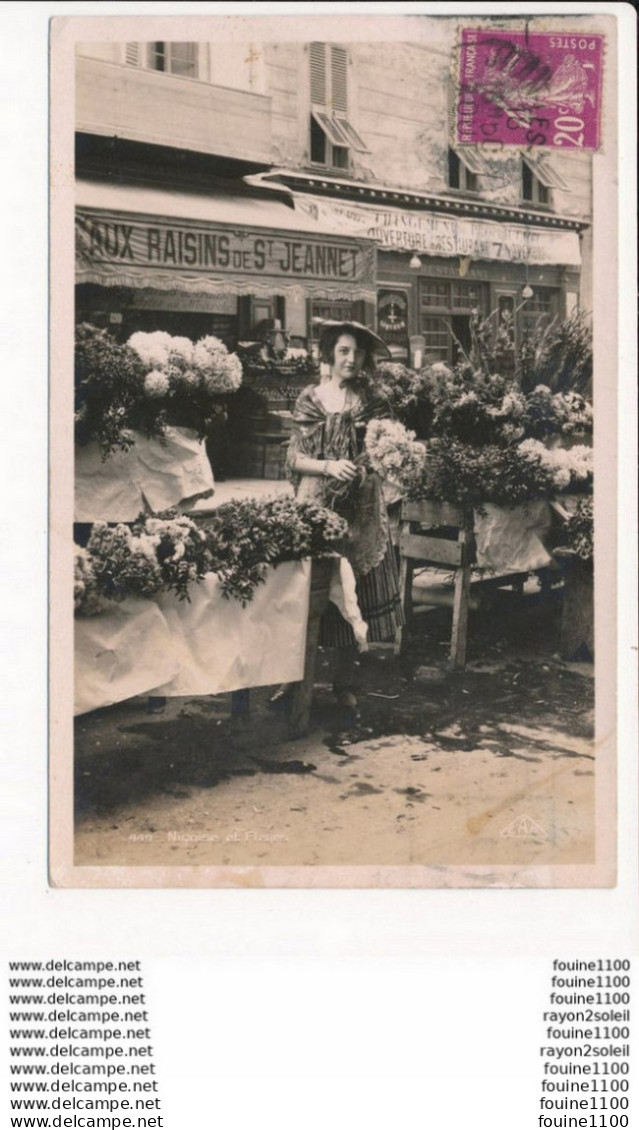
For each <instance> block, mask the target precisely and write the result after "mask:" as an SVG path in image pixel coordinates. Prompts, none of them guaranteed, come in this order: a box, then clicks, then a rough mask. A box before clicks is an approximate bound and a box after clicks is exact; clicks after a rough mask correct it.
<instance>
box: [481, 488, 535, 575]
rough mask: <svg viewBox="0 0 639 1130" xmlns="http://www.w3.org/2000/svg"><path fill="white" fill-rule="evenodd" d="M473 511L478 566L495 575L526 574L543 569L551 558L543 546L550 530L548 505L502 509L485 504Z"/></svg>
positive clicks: (530, 503)
mask: <svg viewBox="0 0 639 1130" xmlns="http://www.w3.org/2000/svg"><path fill="white" fill-rule="evenodd" d="M482 511H484V513H481V512H480V511H479V510H475V515H474V528H475V542H476V546H477V566H478V568H480V569H491V570H492V571H494V572H495V573H527V572H533V571H534V570H535V569H543V568H544V567H545V566H546V565H549V564H550V562H551V560H552V558H551V556H550V554H549V552H548V550H547V549H546V547H545V546H544V544H543V539H544V537H545V536H546V535H547V533H548V531H549V529H550V523H551V512H550V505H549V503H548V502H545V501H543V500H538V501H535V502H526V503H523V504H522V505H521V506H512V507H501V506H494V505H493V503H491V502H487V503H485V504H484V505H483V506H482Z"/></svg>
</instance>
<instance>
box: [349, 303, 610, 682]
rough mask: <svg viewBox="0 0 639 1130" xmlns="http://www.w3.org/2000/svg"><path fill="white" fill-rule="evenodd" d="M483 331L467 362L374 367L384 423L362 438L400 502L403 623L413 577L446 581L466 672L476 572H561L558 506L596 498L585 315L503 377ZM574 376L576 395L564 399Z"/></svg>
mask: <svg viewBox="0 0 639 1130" xmlns="http://www.w3.org/2000/svg"><path fill="white" fill-rule="evenodd" d="M488 321H489V319H480V318H479V317H476V318H474V320H473V350H472V352H471V354H470V355H469V356H466V355H465V354H464V355H462V357H461V359H460V360H459V361H458V362H457V364H456V365H454V366H449V365H446V364H444V363H443V362H438V363H435V364H433V365H430V366H427V367H425V368H424V369H422V370H421V371H419V372H415V371H412V370H410V369H408V368H406V367H405V366H404V365H401V364H397V363H383V364H382V365H381V366H379V369H378V372H377V374H376V375H375V378H374V387H375V388H376V390H377V392H378V393H379V394H381V396H382V398H383V400H384V401H385V404H386V408H387V410H388V416H387V418H381V419H377V420H374V421H372V422H371V424H370V425H369V428H368V431H367V435H366V451H367V455H368V458H369V459H370V462H371V464H372V466H373V467H374V469H376V470H377V471H378V472H379V473H380V475H381V476H382V477H383V478H384V480H385V482H386V483H387V489H390V490H391V491H393V492H394V495H393V497H398V496H399V497H401V498H402V499H403V505H402V515H401V530H400V535H399V546H400V554H401V578H400V579H401V581H402V585H403V590H404V598H405V611H406V613H407V620H408V621H410V616H411V612H412V578H413V572H414V569H415V568H416V567H417V566H418V565H419V566H425V567H433V568H438V569H440V570H441V569H446V570H448V571H450V572H451V573H452V574H453V575H454V587H453V596H452V603H453V632H452V639H451V658H452V660H453V662H454V663H456V664H458V665H463V663H464V662H465V650H466V621H467V615H468V602H469V591H470V579H471V571H472V569H473V568H474V569H477V570H482V571H483V573H482V575H483V576H484V577H486V576H492V577H500V578H504V579H505V578H508V577H516V578H519V579H521V578H522V577H523V576H525V575H526V574H527V573H531V572H534V571H536V570H539V569H543V568H545V567H548V566H553V567H556V564H557V563H556V561H555V555H554V552H553V544H552V543H553V538H554V539H555V541H556V539H557V538H559V540H560V541H561V540H562V538H563V537H565V536H567V533H568V531H566V532H564V530H563V528H562V530H561V531H560V533H559V534H556V531H555V530H554V529H553V523H555V521H556V517H557V516H559V518H560V520H561V521H562V523H564V522H565V521H566V520H567V518H568V516H569V511H568V510H567V509H566V508H565V507H563V508H562V506H561V502H562V500H564V502H565V501H566V500H567V499H569V498H575V497H579V496H583V497H584V498H585V499H588V498H589V496H590V495H591V493H592V479H593V452H592V446H591V433H592V406H591V404H590V402H589V400H588V399H587V396H586V395H585V393H586V392H587V386H588V381H589V379H590V376H591V372H592V368H591V357H592V354H591V346H590V338H589V331H588V327H587V325H586V323H585V320H584V319H583V317H582V315H580V314H577V315H574V316H573V317H572V318H571V319H568V320H567V322H565V323H561V324H559V325H557V326H555V328H554V336H553V334H552V333H550V332H549V330H548V327H545V328H544V330H543V332H540V334H539V335H538V340H536V341H530V340H526V341H525V342H524V343H523V344H522V347H521V349H520V351H519V352H518V353H517V354H516V366H515V371H514V372H507V373H504V372H500V370H499V365H500V357H499V335H492V336H491V335H490V334H489V333H488V329H487V322H488ZM491 342H492V343H493V344H492V345H491ZM589 350H590V352H589ZM553 367H554V369H553ZM553 372H554V374H555V376H556V381H555V382H554V387H553V386H552V385H549V384H547V383H543V381H542V380H541V378H542V377H543V379H544V380H550V381H552V379H553ZM571 374H572V378H573V383H574V384H578V385H579V386H580V388H581V389H582V391H579V390H578V389H577V388H575V387H570V377H571ZM393 417H394V418H393ZM555 503H558V504H559V505H558V507H557V506H555V505H554V504H555ZM580 513H581V511H580ZM504 583H506V581H505V580H504ZM569 617H570V612H569V611H567V612H565V617H564V618H565V620H566V621H567V620H568V618H569Z"/></svg>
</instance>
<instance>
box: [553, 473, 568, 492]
mask: <svg viewBox="0 0 639 1130" xmlns="http://www.w3.org/2000/svg"><path fill="white" fill-rule="evenodd" d="M553 482H554V484H555V486H556V487H557V490H566V488H567V487H569V486H570V471H569V470H568V468H567V467H557V468H556V470H555V471H554V472H553Z"/></svg>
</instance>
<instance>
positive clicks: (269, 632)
mask: <svg viewBox="0 0 639 1130" xmlns="http://www.w3.org/2000/svg"><path fill="white" fill-rule="evenodd" d="M310 582H311V561H310V559H307V560H306V561H289V562H285V563H284V564H282V565H278V566H277V567H276V568H273V569H270V570H269V573H268V576H267V578H266V581H265V583H264V584H263V585H259V586H258V587H257V589H256V590H255V593H254V596H253V600H252V601H251V603H250V604H248V605H247V607H246V608H242V606H241V604H239V603H238V601H236V600H225V599H224V597H223V596H222V593H221V591H220V584H219V580H218V578H217V576H216V575H215V574H214V573H210V574H209V575H208V576H207V577H205V578H204V579H203V580H202V581H201V582H200V584H197V585H192V586H191V590H190V596H191V602H190V603H189V602H188V601H186V600H184V601H181V600H178V598H177V597H176V596H174V595H173V594H172V593H168V594H161V595H160V596H159V597H157V598H156V600H153V601H151V600H136V599H129V600H125V601H123V602H122V603H121V604H117V605H114V606H113V610H112V611H111V610H110V611H109V612H108V613H102V614H101V615H99V616H87V617H78V618H77V619H76V621H75V651H76V654H75V660H76V665H75V713H76V714H84V713H86V711H88V710H97V709H98V708H100V707H103V706H111V705H112V704H113V703H115V702H122V701H124V699H127V698H132V697H133V696H134V695H138V694H158V695H167V696H174V695H196V694H220V693H222V692H223V691H235V690H241V689H242V688H244V687H259V686H268V685H269V684H271V683H288V682H297V681H298V680H300V679H302V678H303V675H304V653H305V648H306V625H307V618H308V603H309V592H310Z"/></svg>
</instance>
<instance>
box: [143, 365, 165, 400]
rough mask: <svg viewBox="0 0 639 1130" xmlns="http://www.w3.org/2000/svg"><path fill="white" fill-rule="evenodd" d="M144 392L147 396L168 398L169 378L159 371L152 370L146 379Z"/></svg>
mask: <svg viewBox="0 0 639 1130" xmlns="http://www.w3.org/2000/svg"><path fill="white" fill-rule="evenodd" d="M144 391H145V393H146V395H147V396H153V397H157V396H166V394H167V393H168V391H169V378H168V377H167V375H166V373H161V372H160V370H159V369H152V370H151V372H150V373H147V375H146V377H145V378H144Z"/></svg>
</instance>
